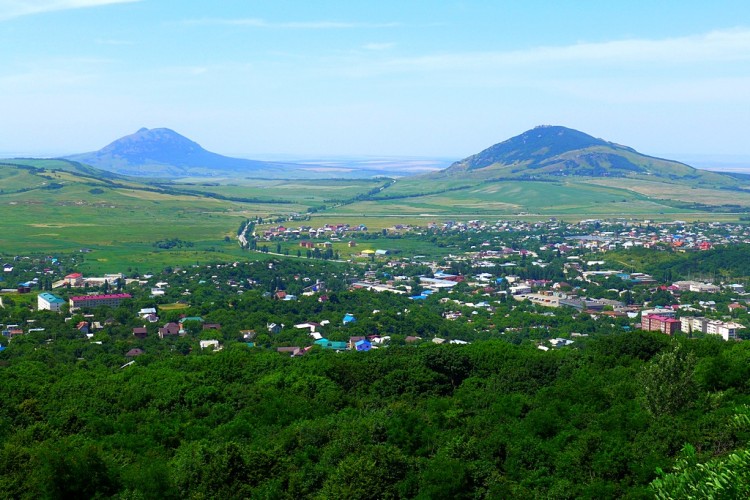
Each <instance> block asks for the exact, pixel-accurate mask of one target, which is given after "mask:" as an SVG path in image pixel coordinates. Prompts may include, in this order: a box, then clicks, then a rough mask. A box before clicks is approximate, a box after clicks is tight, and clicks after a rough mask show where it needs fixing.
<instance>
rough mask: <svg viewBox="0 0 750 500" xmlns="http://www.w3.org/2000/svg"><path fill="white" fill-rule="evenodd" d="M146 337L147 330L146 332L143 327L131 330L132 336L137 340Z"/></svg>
mask: <svg viewBox="0 0 750 500" xmlns="http://www.w3.org/2000/svg"><path fill="white" fill-rule="evenodd" d="M147 335H148V330H146V327H145V326H138V327H135V328H133V336H134V337H136V338H138V339H145V338H146V336H147Z"/></svg>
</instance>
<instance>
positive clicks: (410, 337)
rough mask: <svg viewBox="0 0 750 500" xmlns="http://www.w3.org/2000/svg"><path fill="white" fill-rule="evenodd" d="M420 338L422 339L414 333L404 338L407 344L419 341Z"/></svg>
mask: <svg viewBox="0 0 750 500" xmlns="http://www.w3.org/2000/svg"><path fill="white" fill-rule="evenodd" d="M420 340H422V337H415V336H414V335H409V336H407V337H406V338H405V339H404V341H405V342H406V343H407V344H411V343H412V342H419V341H420Z"/></svg>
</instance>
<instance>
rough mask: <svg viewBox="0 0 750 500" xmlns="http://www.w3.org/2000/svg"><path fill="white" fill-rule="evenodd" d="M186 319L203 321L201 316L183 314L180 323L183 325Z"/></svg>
mask: <svg viewBox="0 0 750 500" xmlns="http://www.w3.org/2000/svg"><path fill="white" fill-rule="evenodd" d="M186 321H197V322H198V323H203V318H201V317H200V316H183V317H182V318H180V324H181V325H184V324H185V322H186Z"/></svg>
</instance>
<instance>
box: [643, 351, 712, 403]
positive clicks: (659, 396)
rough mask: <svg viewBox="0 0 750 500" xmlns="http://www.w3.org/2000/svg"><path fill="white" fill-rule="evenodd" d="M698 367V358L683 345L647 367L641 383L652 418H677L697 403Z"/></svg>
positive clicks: (654, 360)
mask: <svg viewBox="0 0 750 500" xmlns="http://www.w3.org/2000/svg"><path fill="white" fill-rule="evenodd" d="M695 365H696V360H695V356H694V355H693V354H692V353H689V352H688V351H687V350H686V349H685V348H684V347H683V346H682V344H680V343H679V342H676V343H675V345H674V348H672V350H670V351H667V352H663V353H661V354H658V355H656V356H655V357H654V358H653V359H652V360H651V361H649V362H648V363H647V364H646V365H644V367H643V369H642V370H641V373H640V374H639V376H638V381H639V382H640V387H641V402H642V404H643V407H644V408H645V409H646V411H647V412H648V413H649V414H651V416H653V417H657V418H658V417H661V416H663V415H674V414H675V413H677V412H678V411H679V410H681V409H682V408H684V407H685V406H687V405H688V404H689V403H690V402H691V401H693V400H694V399H695V396H696V394H697V386H696V383H695V380H694V372H695Z"/></svg>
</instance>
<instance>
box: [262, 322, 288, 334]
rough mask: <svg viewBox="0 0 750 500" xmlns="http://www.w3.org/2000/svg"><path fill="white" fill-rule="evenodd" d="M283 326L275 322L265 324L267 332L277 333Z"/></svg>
mask: <svg viewBox="0 0 750 500" xmlns="http://www.w3.org/2000/svg"><path fill="white" fill-rule="evenodd" d="M283 327H284V325H279V324H277V323H268V324H266V328H267V329H268V333H273V334H276V333H279V332H280V331H281V329H282V328H283Z"/></svg>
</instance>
